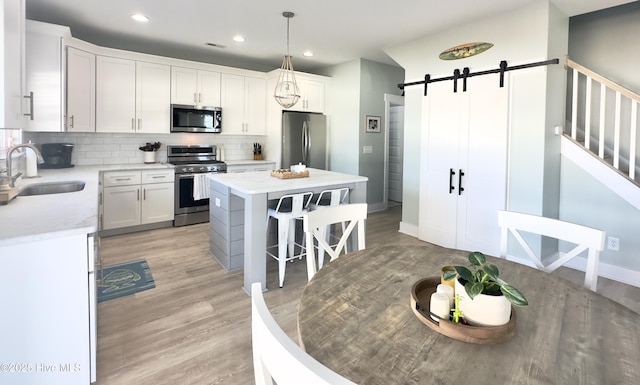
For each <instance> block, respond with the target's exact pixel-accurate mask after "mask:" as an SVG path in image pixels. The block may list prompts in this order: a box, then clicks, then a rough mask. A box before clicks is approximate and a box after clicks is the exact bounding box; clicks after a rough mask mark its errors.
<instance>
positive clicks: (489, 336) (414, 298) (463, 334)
mask: <svg viewBox="0 0 640 385" xmlns="http://www.w3.org/2000/svg"><path fill="white" fill-rule="evenodd" d="M439 283H440V277H439V276H438V277H429V278H424V279H421V280H419V281H418V282H416V283H415V284H414V285H413V287H412V288H411V309H412V310H413V313H414V314H415V315H416V316H417V317H418V319H419V320H420V321H421V322H422V323H423V324H425V325H427V326H428V327H429V328H430V329H432V330H435V331H437V332H438V333H440V334H444V335H445V336H447V337H450V338H453V339H454V340H458V341H462V342H468V343H472V344H481V345H490V344H499V343H502V342H505V341H508V340H509V339H511V337H513V335H514V334H515V332H516V313H515V309H514V308H513V306H512V307H511V319H510V320H509V322H508V323H507V324H505V325H501V326H470V325H463V324H458V323H455V322H451V321H449V320H448V319H447V320H445V319H444V318H440V317H438V316H437V315H435V314H433V316H434V317H436V318H438V319H439V320H440V321H435V320H433V318H431V317H430V315H431V314H432V313H431V312H430V311H429V304H430V302H431V294H433V293H434V292H435V291H436V287H437V286H438V284H439Z"/></svg>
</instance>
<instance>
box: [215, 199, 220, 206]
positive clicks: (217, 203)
mask: <svg viewBox="0 0 640 385" xmlns="http://www.w3.org/2000/svg"><path fill="white" fill-rule="evenodd" d="M216 207H220V198H216Z"/></svg>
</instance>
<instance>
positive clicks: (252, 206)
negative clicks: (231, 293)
mask: <svg viewBox="0 0 640 385" xmlns="http://www.w3.org/2000/svg"><path fill="white" fill-rule="evenodd" d="M308 170H309V177H306V178H293V179H279V178H276V177H272V176H271V172H270V171H255V172H246V173H241V174H210V175H209V178H210V187H211V198H210V199H211V200H210V202H211V203H210V205H209V207H210V222H209V223H210V237H211V246H210V252H211V255H212V256H213V257H214V258H215V259H216V260H217V261H218V262H219V263H220V264H221V265H222V266H223V267H224V268H225V269H226V270H228V271H233V270H238V269H244V285H243V288H244V290H245V292H246V293H247V294H249V293H251V283H253V282H261V283H262V288H263V289H266V263H267V259H266V248H267V234H266V230H267V228H266V224H267V205H268V201H270V200H276V199H279V198H280V197H282V196H283V195H287V194H295V193H301V192H306V191H312V192H314V193H319V192H321V191H323V190H327V189H335V188H342V187H347V188H349V189H350V192H349V201H350V203H366V201H367V180H368V178H367V177H363V176H357V175H349V174H342V173H338V172H333V171H325V170H318V169H313V168H310V169H308Z"/></svg>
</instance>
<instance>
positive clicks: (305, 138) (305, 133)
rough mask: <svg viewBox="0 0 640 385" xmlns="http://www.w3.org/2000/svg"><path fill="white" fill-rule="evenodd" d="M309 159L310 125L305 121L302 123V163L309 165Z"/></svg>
mask: <svg viewBox="0 0 640 385" xmlns="http://www.w3.org/2000/svg"><path fill="white" fill-rule="evenodd" d="M308 157H309V123H308V122H307V121H306V120H305V121H304V122H303V123H302V162H303V163H304V164H305V165H306V164H308V161H307V158H308Z"/></svg>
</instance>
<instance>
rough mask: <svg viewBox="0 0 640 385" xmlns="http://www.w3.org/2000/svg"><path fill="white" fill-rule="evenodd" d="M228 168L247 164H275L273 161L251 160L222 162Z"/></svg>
mask: <svg viewBox="0 0 640 385" xmlns="http://www.w3.org/2000/svg"><path fill="white" fill-rule="evenodd" d="M224 162H225V163H226V164H227V165H228V166H239V165H247V164H269V163H276V162H275V161H273V160H266V159H263V160H253V159H242V160H225V161H224Z"/></svg>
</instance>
